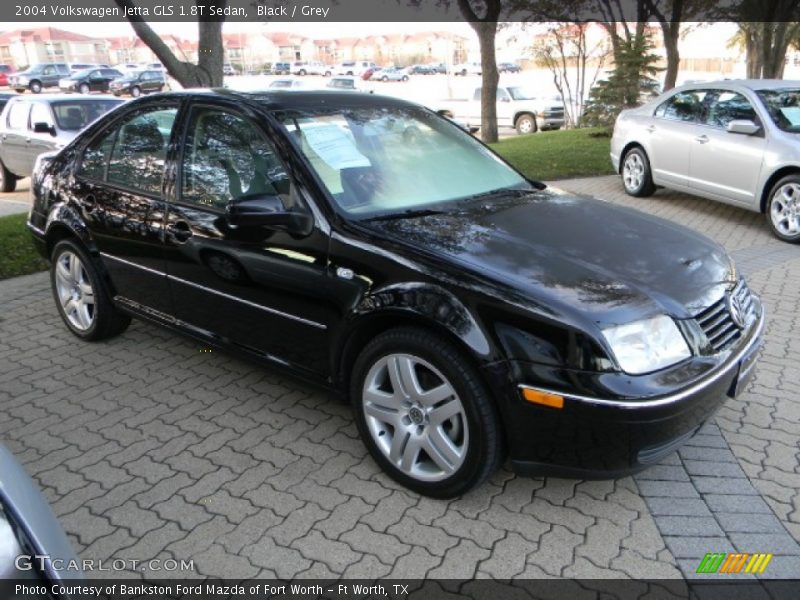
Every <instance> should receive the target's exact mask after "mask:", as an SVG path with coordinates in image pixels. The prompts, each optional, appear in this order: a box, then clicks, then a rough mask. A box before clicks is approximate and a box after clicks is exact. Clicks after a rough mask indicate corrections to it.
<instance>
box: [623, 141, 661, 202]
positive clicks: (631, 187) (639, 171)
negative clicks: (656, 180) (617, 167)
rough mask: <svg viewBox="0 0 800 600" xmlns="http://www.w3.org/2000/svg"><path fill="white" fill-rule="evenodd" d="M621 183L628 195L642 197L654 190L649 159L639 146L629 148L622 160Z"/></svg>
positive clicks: (650, 194) (649, 194)
mask: <svg viewBox="0 0 800 600" xmlns="http://www.w3.org/2000/svg"><path fill="white" fill-rule="evenodd" d="M622 185H623V187H624V188H625V192H626V193H627V194H628V195H630V196H636V197H639V198H643V197H645V196H652V195H653V192H655V191H656V186H655V185H654V184H653V176H652V174H651V172H650V161H649V160H648V159H647V154H645V151H644V150H642V149H641V148H638V147H637V148H631V149H630V150H629V151H628V153H627V154H626V155H625V157H624V158H623V160H622Z"/></svg>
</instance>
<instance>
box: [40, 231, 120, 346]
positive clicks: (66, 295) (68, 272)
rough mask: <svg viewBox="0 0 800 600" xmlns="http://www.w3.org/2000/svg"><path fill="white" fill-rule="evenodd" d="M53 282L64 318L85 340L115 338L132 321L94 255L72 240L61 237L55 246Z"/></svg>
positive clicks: (51, 275) (51, 263) (74, 332)
mask: <svg viewBox="0 0 800 600" xmlns="http://www.w3.org/2000/svg"><path fill="white" fill-rule="evenodd" d="M50 285H51V287H52V290H53V297H54V298H55V301H56V306H57V307H58V312H59V314H60V315H61V319H62V320H63V321H64V324H65V325H66V326H67V328H68V329H69V330H70V331H71V332H72V333H73V334H74V335H75V336H77V337H79V338H80V339H82V340H86V341H98V340H103V339H106V338H110V337H113V336H115V335H118V334H120V333H122V332H123V331H124V330H125V329H127V327H128V325H129V324H130V322H131V319H130V317H129V316H128V315H125V314H123V313H121V312H120V311H119V310H118V309H117V308H116V307H115V306H114V304H113V302H112V300H111V295H110V294H109V293H108V289H107V288H106V286H105V283H104V282H103V280H102V278H101V277H100V274H99V273H98V271H97V268H96V267H95V264H94V262H93V261H92V259H91V257H90V256H89V255H88V254H87V253H86V251H85V250H84V249H83V248H82V247H81V246H80V245H79V244H77V243H75V242H74V241H72V240H62V241H60V242H58V243H57V244H56V245H55V247H54V248H53V252H52V254H51V262H50Z"/></svg>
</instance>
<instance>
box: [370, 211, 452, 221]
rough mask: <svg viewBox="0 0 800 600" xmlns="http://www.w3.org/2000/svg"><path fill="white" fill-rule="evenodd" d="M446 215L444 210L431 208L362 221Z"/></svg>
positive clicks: (379, 216) (389, 214) (394, 213)
mask: <svg viewBox="0 0 800 600" xmlns="http://www.w3.org/2000/svg"><path fill="white" fill-rule="evenodd" d="M444 214H447V211H446V210H437V209H433V208H409V209H408V210H402V211H400V212H393V213H388V214H385V215H378V216H377V217H369V218H368V219H363V220H364V221H365V222H370V221H392V220H394V219H413V218H414V217H429V216H431V215H444Z"/></svg>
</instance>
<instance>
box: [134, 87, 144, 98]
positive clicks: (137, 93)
mask: <svg viewBox="0 0 800 600" xmlns="http://www.w3.org/2000/svg"><path fill="white" fill-rule="evenodd" d="M141 95H142V88H140V87H139V86H138V85H135V86H133V87H132V88H131V96H133V97H134V98H138V97H139V96H141Z"/></svg>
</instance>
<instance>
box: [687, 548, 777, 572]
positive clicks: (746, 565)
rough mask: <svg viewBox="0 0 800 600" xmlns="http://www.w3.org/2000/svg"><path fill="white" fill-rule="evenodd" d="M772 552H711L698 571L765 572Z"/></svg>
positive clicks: (705, 557)
mask: <svg viewBox="0 0 800 600" xmlns="http://www.w3.org/2000/svg"><path fill="white" fill-rule="evenodd" d="M771 560H772V554H749V553H747V552H738V553H731V554H728V553H726V552H709V553H708V554H706V555H705V556H704V557H703V560H701V561H700V564H699V565H698V566H697V572H698V573H763V572H764V569H766V568H767V565H768V564H769V561H771Z"/></svg>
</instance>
